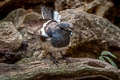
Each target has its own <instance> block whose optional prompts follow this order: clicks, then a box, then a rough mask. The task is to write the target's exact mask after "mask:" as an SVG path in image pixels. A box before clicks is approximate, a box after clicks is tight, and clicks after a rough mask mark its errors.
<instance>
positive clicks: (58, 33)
mask: <svg viewBox="0 0 120 80" xmlns="http://www.w3.org/2000/svg"><path fill="white" fill-rule="evenodd" d="M71 34H72V24H70V23H65V22H60V23H58V24H56V25H55V27H54V29H51V28H50V30H49V32H48V35H49V36H50V37H51V44H52V46H54V47H56V48H60V47H65V46H67V45H69V43H70V36H71Z"/></svg>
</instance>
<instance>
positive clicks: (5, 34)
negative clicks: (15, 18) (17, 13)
mask: <svg viewBox="0 0 120 80" xmlns="http://www.w3.org/2000/svg"><path fill="white" fill-rule="evenodd" d="M22 40H23V38H22V35H21V34H20V33H19V32H18V31H17V30H16V29H15V27H14V24H13V23H12V22H5V21H3V22H0V50H2V49H3V50H4V49H5V48H6V49H10V50H16V49H18V48H19V47H20V46H21V44H22Z"/></svg>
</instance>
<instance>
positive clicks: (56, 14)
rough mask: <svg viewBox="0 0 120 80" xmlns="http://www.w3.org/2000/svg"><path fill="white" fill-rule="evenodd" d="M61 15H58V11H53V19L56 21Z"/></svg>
mask: <svg viewBox="0 0 120 80" xmlns="http://www.w3.org/2000/svg"><path fill="white" fill-rule="evenodd" d="M60 18H61V15H59V13H58V12H57V11H54V20H56V21H57V22H60V21H61V20H60Z"/></svg>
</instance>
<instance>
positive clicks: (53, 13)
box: [41, 6, 61, 22]
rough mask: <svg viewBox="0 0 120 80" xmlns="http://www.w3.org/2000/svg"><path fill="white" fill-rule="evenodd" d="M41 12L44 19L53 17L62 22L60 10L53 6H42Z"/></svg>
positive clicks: (52, 18)
mask: <svg viewBox="0 0 120 80" xmlns="http://www.w3.org/2000/svg"><path fill="white" fill-rule="evenodd" d="M41 14H42V18H43V19H51V20H55V21H57V22H60V18H61V15H59V13H58V11H54V10H53V9H51V8H47V7H45V6H42V7H41Z"/></svg>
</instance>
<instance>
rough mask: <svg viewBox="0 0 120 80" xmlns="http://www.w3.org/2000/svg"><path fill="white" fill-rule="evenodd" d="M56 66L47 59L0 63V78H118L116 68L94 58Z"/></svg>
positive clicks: (45, 79)
mask: <svg viewBox="0 0 120 80" xmlns="http://www.w3.org/2000/svg"><path fill="white" fill-rule="evenodd" d="M70 60H71V62H70V63H68V64H66V63H65V62H63V61H60V64H58V66H56V65H53V64H50V61H49V60H43V61H32V62H29V63H28V62H27V63H24V64H20V63H19V64H15V65H8V64H3V63H1V64H0V68H1V70H0V74H1V75H0V79H2V80H89V79H92V80H101V79H102V80H119V79H120V78H119V77H120V76H119V74H118V70H117V69H116V68H114V67H112V66H111V65H109V64H107V63H105V62H101V61H98V60H94V59H88V58H83V59H82V58H81V59H72V58H71V59H70Z"/></svg>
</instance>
